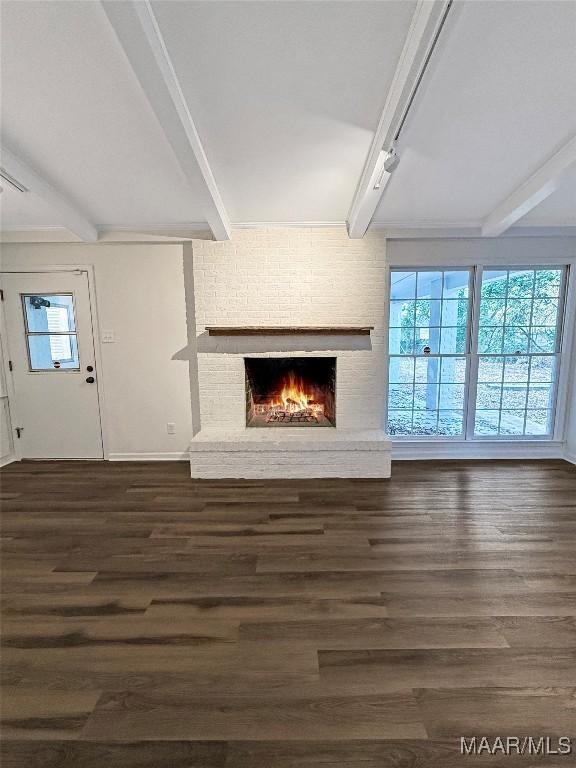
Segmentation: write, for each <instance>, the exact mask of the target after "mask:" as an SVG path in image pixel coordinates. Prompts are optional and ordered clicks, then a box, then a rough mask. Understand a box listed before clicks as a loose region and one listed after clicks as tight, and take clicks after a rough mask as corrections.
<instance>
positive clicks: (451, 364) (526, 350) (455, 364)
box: [388, 267, 565, 439]
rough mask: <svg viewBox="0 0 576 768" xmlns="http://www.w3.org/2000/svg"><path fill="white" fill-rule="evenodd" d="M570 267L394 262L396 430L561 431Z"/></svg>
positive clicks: (469, 433) (527, 434) (422, 433)
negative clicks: (407, 265)
mask: <svg viewBox="0 0 576 768" xmlns="http://www.w3.org/2000/svg"><path fill="white" fill-rule="evenodd" d="M564 271H565V270H564V269H562V268H556V267H550V268H549V267H541V268H530V269H526V268H517V269H513V268H510V269H499V270H495V269H485V270H482V269H481V268H477V269H459V270H454V269H450V270H449V269H417V270H400V269H393V270H392V273H391V281H390V282H391V289H390V323H389V327H390V332H389V333H390V336H389V354H390V368H389V390H388V433H389V434H390V435H391V436H392V437H400V438H402V437H409V436H415V437H418V438H434V437H439V436H442V437H451V438H455V439H463V438H468V439H469V438H477V439H486V438H492V439H493V438H545V437H550V436H551V435H552V433H553V425H554V406H555V393H556V379H557V374H558V370H559V354H560V335H561V334H560V330H561V315H562V312H561V310H562V293H563V287H564V286H563V284H564Z"/></svg>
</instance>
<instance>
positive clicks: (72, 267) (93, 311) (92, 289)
mask: <svg viewBox="0 0 576 768" xmlns="http://www.w3.org/2000/svg"><path fill="white" fill-rule="evenodd" d="M43 272H45V273H49V274H54V273H56V272H82V273H85V274H86V275H87V276H88V297H89V300H90V318H91V321H92V337H93V345H94V358H95V362H96V371H97V373H98V387H97V395H98V397H97V400H98V414H99V419H100V432H101V434H102V455H103V458H102V460H103V461H108V460H109V454H110V449H109V429H108V424H107V419H106V413H107V410H106V393H105V386H104V376H103V365H102V354H101V353H102V350H101V347H100V344H101V342H100V322H99V319H98V301H97V296H96V274H95V271H94V265H93V264H53V265H48V266H44V265H42V266H41V267H40V266H39V267H32V266H30V267H24V268H22V269H0V280H1V279H2V275H29V274H33V275H35V274H42V273H43ZM2 315H3V317H2V325H3V327H4V329H5V330H6V331H8V326H7V324H6V322H5V317H4V307H2ZM5 341H6V345H5V350H4V351H5V353H6V354H5V359H4V373H5V375H6V380H7V382H8V393H9V398H10V400H11V401H12V402H11V404H10V415H11V417H12V425H11V426H12V432H14V424H16V423H18V419H19V415H18V405H17V401H16V392H15V388H14V378H13V373H12V371H10V369H9V367H8V360H9V359H11V358H10V339H9V338H8V333H6V334H5ZM13 443H14V455H15V461H21V460H22V451H21V448H20V444H19V441H18V439H17V438H15V439H14V440H13ZM46 461H51V459H46ZM67 461H76V459H67ZM78 461H85V459H78ZM92 461H99V459H92Z"/></svg>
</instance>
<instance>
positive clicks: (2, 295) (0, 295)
mask: <svg viewBox="0 0 576 768" xmlns="http://www.w3.org/2000/svg"><path fill="white" fill-rule="evenodd" d="M0 301H4V291H3V290H2V288H0Z"/></svg>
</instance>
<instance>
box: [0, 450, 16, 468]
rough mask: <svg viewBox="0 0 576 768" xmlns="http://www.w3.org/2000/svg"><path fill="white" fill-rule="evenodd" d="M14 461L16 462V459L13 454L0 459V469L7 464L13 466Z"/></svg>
mask: <svg viewBox="0 0 576 768" xmlns="http://www.w3.org/2000/svg"><path fill="white" fill-rule="evenodd" d="M15 461H18V457H17V456H16V454H15V453H11V454H10V455H9V456H4V457H3V458H2V459H0V467H5V466H6V465H7V464H13V463H14V462H15Z"/></svg>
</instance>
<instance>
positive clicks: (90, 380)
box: [86, 376, 95, 384]
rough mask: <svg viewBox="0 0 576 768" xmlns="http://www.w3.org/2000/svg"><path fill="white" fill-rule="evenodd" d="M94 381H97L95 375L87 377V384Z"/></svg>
mask: <svg viewBox="0 0 576 768" xmlns="http://www.w3.org/2000/svg"><path fill="white" fill-rule="evenodd" d="M94 382H95V378H94V376H88V378H87V379H86V383H87V384H94Z"/></svg>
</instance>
